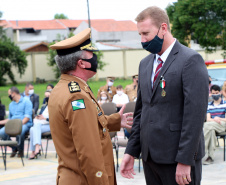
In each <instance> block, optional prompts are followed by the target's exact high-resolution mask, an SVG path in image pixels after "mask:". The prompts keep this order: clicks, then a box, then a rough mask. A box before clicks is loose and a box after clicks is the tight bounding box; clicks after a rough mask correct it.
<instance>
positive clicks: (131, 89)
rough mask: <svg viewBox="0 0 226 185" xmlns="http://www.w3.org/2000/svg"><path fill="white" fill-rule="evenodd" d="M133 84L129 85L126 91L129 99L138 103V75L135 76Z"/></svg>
mask: <svg viewBox="0 0 226 185" xmlns="http://www.w3.org/2000/svg"><path fill="white" fill-rule="evenodd" d="M132 78H133V83H132V84H130V85H127V86H126V87H125V89H124V92H125V94H127V96H128V97H129V101H136V98H137V87H138V75H133V76H132Z"/></svg>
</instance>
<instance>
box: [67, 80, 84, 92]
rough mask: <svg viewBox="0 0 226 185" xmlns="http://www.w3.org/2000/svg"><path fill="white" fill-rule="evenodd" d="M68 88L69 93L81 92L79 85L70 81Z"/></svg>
mask: <svg viewBox="0 0 226 185" xmlns="http://www.w3.org/2000/svg"><path fill="white" fill-rule="evenodd" d="M68 88H69V91H70V93H74V92H81V88H80V86H79V84H78V83H77V82H74V81H71V82H70V83H69V84H68Z"/></svg>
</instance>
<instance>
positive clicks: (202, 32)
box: [166, 0, 226, 57]
mask: <svg viewBox="0 0 226 185" xmlns="http://www.w3.org/2000/svg"><path fill="white" fill-rule="evenodd" d="M225 7H226V1H222V0H178V2H176V3H174V4H173V5H171V6H169V7H168V8H167V9H166V10H167V13H168V15H169V18H170V22H171V24H172V34H173V35H174V36H175V37H176V38H177V39H178V40H179V41H180V42H181V43H182V44H184V45H186V46H188V44H189V43H190V40H196V41H197V43H198V44H199V45H200V46H201V47H202V48H204V49H205V50H206V52H208V53H211V52H213V51H216V48H217V47H218V46H220V47H222V49H223V51H224V53H225V49H226V44H225V40H226V33H225V27H226V24H225V20H226V12H225ZM224 57H225V56H224Z"/></svg>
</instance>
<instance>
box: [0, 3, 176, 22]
mask: <svg viewBox="0 0 226 185" xmlns="http://www.w3.org/2000/svg"><path fill="white" fill-rule="evenodd" d="M88 1H89V10H90V19H115V20H132V21H134V19H135V18H136V16H137V14H138V13H140V12H141V11H142V10H144V9H145V8H147V7H149V6H153V5H155V6H158V7H160V8H162V9H165V8H166V7H167V5H168V4H169V3H172V2H176V1H177V0H172V1H170V0H88ZM0 11H1V12H2V13H3V16H2V17H1V19H6V20H51V19H54V15H55V14H57V13H58V14H59V13H63V14H64V15H66V16H67V17H68V18H69V19H88V13H87V0H61V1H59V0H1V3H0Z"/></svg>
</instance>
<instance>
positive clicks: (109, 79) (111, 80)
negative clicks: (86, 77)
mask: <svg viewBox="0 0 226 185" xmlns="http://www.w3.org/2000/svg"><path fill="white" fill-rule="evenodd" d="M114 80H115V77H111V76H109V77H107V79H106V85H105V86H102V87H100V89H99V90H98V93H97V99H98V100H99V99H100V93H101V92H103V91H105V92H107V93H108V97H109V102H111V101H112V99H113V96H114V95H115V94H116V87H115V86H113V84H114Z"/></svg>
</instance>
